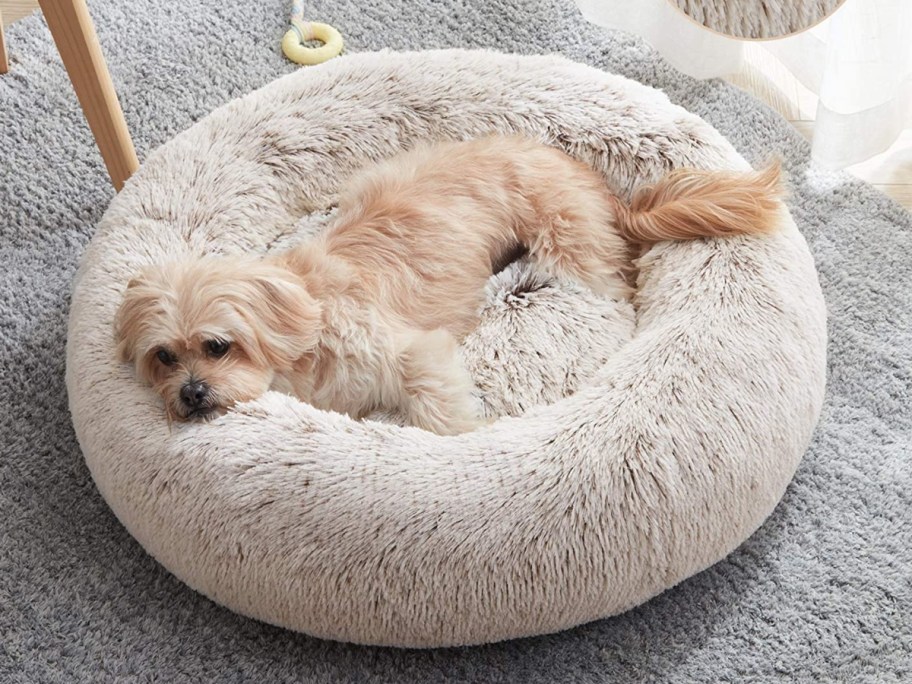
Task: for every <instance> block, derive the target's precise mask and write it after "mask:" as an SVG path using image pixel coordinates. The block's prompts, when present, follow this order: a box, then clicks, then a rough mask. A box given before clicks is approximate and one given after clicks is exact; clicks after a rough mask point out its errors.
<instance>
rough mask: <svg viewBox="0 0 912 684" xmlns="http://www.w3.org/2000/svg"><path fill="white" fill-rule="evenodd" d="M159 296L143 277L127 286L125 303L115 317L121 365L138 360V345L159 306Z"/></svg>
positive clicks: (135, 279)
mask: <svg viewBox="0 0 912 684" xmlns="http://www.w3.org/2000/svg"><path fill="white" fill-rule="evenodd" d="M158 296H159V292H158V291H157V290H156V289H154V288H152V287H150V285H149V283H148V282H147V281H146V279H145V278H143V277H142V276H137V277H135V278H133V279H132V280H130V282H129V283H128V284H127V291H126V293H125V294H124V299H123V302H121V304H120V308H119V309H118V310H117V314H116V315H115V317H114V340H115V343H116V345H117V347H116V354H117V360H118V361H120V362H121V363H127V362H133V361H135V360H136V356H137V344H138V343H139V339H140V337H141V335H142V332H143V330H144V328H145V323H146V322H147V321H148V320H149V316H150V314H151V313H152V311H153V310H154V308H155V307H156V306H157V300H158Z"/></svg>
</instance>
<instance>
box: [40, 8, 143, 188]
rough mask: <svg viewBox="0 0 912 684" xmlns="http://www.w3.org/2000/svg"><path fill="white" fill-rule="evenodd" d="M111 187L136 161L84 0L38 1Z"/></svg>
mask: <svg viewBox="0 0 912 684" xmlns="http://www.w3.org/2000/svg"><path fill="white" fill-rule="evenodd" d="M38 4H39V5H40V6H41V11H42V12H44V17H45V19H46V20H47V24H48V28H49V29H50V30H51V35H52V36H53V37H54V42H55V43H56V44H57V50H58V51H59V52H60V58H61V59H62V60H63V65H64V66H65V67H66V70H67V73H68V74H69V75H70V81H72V82H73V90H75V91H76V97H78V98H79V104H81V105H82V111H83V113H84V114H85V118H86V121H88V123H89V128H91V129H92V134H93V135H94V136H95V142H96V144H97V145H98V150H99V151H100V152H101V157H102V159H104V163H105V166H106V167H107V169H108V175H109V176H110V177H111V182H112V183H113V184H114V188H115V189H116V190H118V191H119V190H120V189H121V188H122V187H123V184H124V182H125V181H126V180H127V178H129V177H130V176H131V175H132V173H133V172H134V171H135V170H136V169H137V167H138V166H139V160H138V159H137V158H136V150H135V149H134V148H133V141H132V140H131V138H130V132H129V131H128V130H127V122H126V121H125V120H124V116H123V111H122V110H121V108H120V102H118V101H117V93H116V92H114V84H113V83H112V82H111V75H110V74H109V73H108V67H107V64H105V60H104V56H103V55H102V54H101V46H100V45H99V44H98V37H97V36H96V35H95V26H94V25H93V24H92V18H91V17H90V16H89V10H88V8H87V7H86V4H85V0H39V2H38Z"/></svg>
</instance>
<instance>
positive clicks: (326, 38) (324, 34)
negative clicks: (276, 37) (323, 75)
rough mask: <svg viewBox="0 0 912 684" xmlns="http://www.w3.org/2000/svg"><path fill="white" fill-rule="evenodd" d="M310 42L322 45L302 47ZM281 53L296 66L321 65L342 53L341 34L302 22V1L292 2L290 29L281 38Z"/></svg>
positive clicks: (330, 28)
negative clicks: (313, 41)
mask: <svg viewBox="0 0 912 684" xmlns="http://www.w3.org/2000/svg"><path fill="white" fill-rule="evenodd" d="M311 40H318V41H320V42H322V43H323V45H321V46H320V47H316V48H311V47H307V46H306V45H304V43H306V42H308V41H311ZM282 52H284V53H285V56H286V57H288V59H290V60H291V61H292V62H297V63H298V64H304V65H306V66H310V65H313V64H322V63H323V62H325V61H326V60H328V59H332V58H333V57H335V56H336V55H338V54H339V53H340V52H342V34H340V33H339V32H338V31H337V30H336V29H334V28H333V27H332V26H330V25H329V24H320V23H319V22H315V21H304V0H294V3H293V4H292V6H291V28H290V29H288V31H286V32H285V36H284V37H283V38H282Z"/></svg>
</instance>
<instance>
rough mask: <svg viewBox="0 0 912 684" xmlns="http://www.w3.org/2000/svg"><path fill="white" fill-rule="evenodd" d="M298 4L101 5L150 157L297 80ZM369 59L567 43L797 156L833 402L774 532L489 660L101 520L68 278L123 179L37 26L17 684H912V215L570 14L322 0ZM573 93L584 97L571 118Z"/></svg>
mask: <svg viewBox="0 0 912 684" xmlns="http://www.w3.org/2000/svg"><path fill="white" fill-rule="evenodd" d="M287 5H288V3H287V2H286V0H265V1H263V2H243V3H242V2H237V1H236V0H229V2H224V1H218V2H217V1H216V0H198V1H197V2H193V3H148V4H146V3H143V4H142V5H141V6H140V5H137V4H135V3H134V4H130V5H129V6H128V5H126V4H124V3H122V2H119V1H118V0H94V1H91V2H90V8H91V11H92V13H93V15H94V17H95V19H96V22H97V28H98V32H99V35H100V37H101V40H102V43H103V45H104V48H105V51H106V53H107V55H108V57H109V62H110V66H111V70H112V72H113V76H114V79H115V81H116V83H117V86H118V88H119V91H120V94H121V98H122V101H123V105H124V109H125V110H126V114H127V118H128V121H129V124H130V127H131V129H132V131H133V132H134V134H135V136H136V142H137V147H138V149H139V152H140V156H141V157H142V156H143V155H144V154H146V153H147V152H148V151H149V150H151V149H153V148H154V147H156V146H157V145H159V144H161V143H162V142H164V141H166V140H167V139H168V138H170V137H171V136H173V135H174V134H175V133H176V132H178V131H180V130H182V129H183V128H186V127H187V126H188V125H190V124H191V123H192V122H193V121H195V120H196V119H198V118H199V117H201V116H203V115H204V114H206V113H207V112H208V111H210V110H211V109H213V108H214V107H216V106H218V105H219V104H221V103H223V102H226V101H228V100H230V99H232V98H234V97H236V96H238V95H241V94H243V93H245V92H247V91H249V90H251V89H253V88H256V87H257V86H259V85H261V84H263V83H266V82H267V81H269V80H271V79H273V78H275V77H276V76H278V75H280V74H283V73H287V72H288V71H290V70H291V69H292V68H293V66H292V65H290V64H288V63H286V62H285V61H284V60H283V58H282V56H281V53H280V51H279V39H280V37H281V35H282V33H283V31H284V29H285V15H286V13H287V9H288V7H287ZM307 9H308V11H309V12H310V13H311V16H312V17H314V18H318V19H320V20H324V21H328V22H331V23H333V24H334V25H336V26H337V27H338V28H339V29H341V31H342V33H343V34H344V35H345V36H346V38H347V40H348V45H349V47H350V49H351V50H366V49H376V48H382V47H389V48H392V49H400V50H401V49H415V48H432V47H444V46H463V47H485V46H497V47H500V48H502V49H506V50H511V51H518V52H525V53H537V52H551V51H558V52H563V53H564V54H566V55H568V56H570V57H572V58H574V59H578V60H581V61H585V62H588V63H590V64H593V65H596V66H599V67H603V68H605V69H609V70H614V71H618V72H620V73H623V74H626V75H629V76H631V77H634V78H637V79H639V80H641V81H644V82H646V83H649V84H652V85H655V86H658V87H661V88H663V89H665V90H666V92H668V94H669V95H670V96H671V98H672V99H673V100H675V101H677V102H679V103H681V104H682V105H684V106H686V107H688V108H689V109H691V110H693V111H695V112H697V113H698V114H700V115H702V116H704V117H705V118H706V119H708V120H709V121H710V122H712V123H713V124H714V125H715V126H717V127H718V128H719V129H720V130H721V131H722V132H723V133H724V134H725V135H727V136H728V137H729V138H730V139H731V140H732V142H733V143H734V144H735V145H736V146H737V147H738V148H739V149H740V150H741V151H742V152H743V153H744V154H745V155H746V156H747V157H748V158H749V159H751V160H754V161H760V160H762V159H764V158H765V157H767V156H768V155H770V154H771V153H778V154H781V155H782V156H783V157H784V159H785V162H786V166H787V168H788V170H789V172H790V173H791V176H792V179H793V183H794V191H793V198H792V206H793V211H794V214H795V216H796V218H797V220H798V222H799V225H800V226H801V228H802V230H803V231H804V233H805V235H806V236H807V238H808V240H809V241H810V243H811V245H812V248H813V252H814V255H815V257H816V259H817V263H818V265H819V269H820V274H821V280H822V283H823V287H824V292H825V293H826V296H827V300H828V304H829V308H830V312H831V322H830V333H831V345H830V363H829V371H830V382H829V393H828V400H827V404H826V407H825V410H824V415H823V418H822V421H821V424H820V427H819V429H818V432H817V436H816V439H815V441H814V444H813V447H812V448H811V450H810V452H809V453H808V455H807V457H806V458H805V460H804V462H803V464H802V466H801V468H800V470H799V472H798V475H797V477H796V479H795V481H794V483H793V484H792V486H791V487H790V488H789V491H788V493H787V495H786V497H785V499H784V501H783V502H782V504H781V505H780V506H779V507H778V509H777V510H776V512H775V513H774V515H773V516H772V517H771V518H770V520H769V521H768V522H767V523H766V524H765V525H764V526H763V527H762V528H761V529H760V531H758V532H757V533H756V534H755V535H754V536H753V537H751V539H749V540H748V541H747V542H746V543H745V544H744V545H743V546H742V547H741V548H740V549H739V550H738V551H736V552H735V553H734V554H732V556H731V557H729V558H728V559H727V560H725V561H723V562H721V563H719V564H718V565H716V566H715V567H713V568H711V569H709V570H707V571H706V572H704V573H702V574H700V575H699V576H697V577H694V578H692V579H691V580H689V581H687V582H685V583H683V584H681V585H679V586H678V587H676V588H674V589H672V590H670V591H668V592H666V593H665V594H663V595H662V596H660V597H658V598H657V599H655V600H653V601H651V602H650V603H648V604H646V605H644V606H642V607H640V608H638V609H636V610H633V611H631V612H629V613H627V614H625V615H623V616H620V617H617V618H614V619H609V620H603V621H600V622H597V623H593V624H590V625H586V626H583V627H580V628H577V629H574V630H571V631H569V632H566V633H563V634H558V635H553V636H548V637H541V638H535V639H526V640H522V641H515V642H509V643H504V644H498V645H492V646H487V647H481V648H474V649H464V650H462V649H453V650H440V651H423V652H417V651H395V650H385V649H372V648H361V647H354V646H348V645H343V644H334V643H329V642H322V641H318V640H314V639H310V638H308V637H305V636H302V635H297V634H292V633H289V632H284V631H282V630H279V629H275V628H272V627H268V626H265V625H262V624H259V623H256V622H253V621H251V620H247V619H244V618H241V617H238V616H235V615H233V614H231V613H230V612H228V611H227V610H224V609H222V608H220V607H218V606H216V605H214V604H213V603H211V602H209V601H208V600H206V599H204V598H202V597H200V596H198V595H196V594H194V593H193V592H192V591H190V590H189V589H187V588H186V587H184V586H183V585H181V584H180V583H179V582H178V581H177V580H175V579H174V578H173V577H171V576H170V575H169V574H168V573H167V572H166V571H165V570H163V569H162V568H161V567H160V566H158V565H157V564H156V563H155V561H153V560H152V559H151V558H149V557H148V556H147V555H146V554H145V553H144V552H143V550H142V549H141V548H140V547H139V545H138V544H137V543H136V542H134V541H133V540H132V539H131V538H130V537H129V536H128V535H127V533H126V532H125V531H124V530H123V529H122V528H121V527H120V525H119V524H118V522H117V521H116V519H115V518H114V516H113V515H112V514H111V513H110V512H109V511H108V510H107V509H106V507H105V505H104V503H103V501H102V500H101V498H100V497H99V495H98V493H97V491H96V490H95V487H94V485H93V484H92V481H91V479H90V477H89V475H88V472H87V470H86V468H85V466H84V465H83V463H82V459H81V456H80V453H79V448H78V446H77V444H76V442H75V438H74V436H73V432H72V429H71V427H70V423H69V416H68V414H67V402H66V393H65V389H64V383H63V371H64V367H63V349H64V343H65V330H66V316H67V307H68V292H69V287H70V280H71V278H72V275H73V272H74V270H75V267H76V263H77V261H78V259H79V256H80V254H81V252H82V249H83V247H84V246H85V244H86V242H87V240H88V239H89V237H90V235H91V233H92V229H93V226H94V225H95V223H96V222H97V220H98V218H99V216H100V215H101V213H102V212H103V211H104V207H105V205H106V204H107V202H108V201H109V200H110V198H111V195H112V190H111V189H110V186H109V185H108V183H107V179H106V177H105V174H104V169H103V167H102V165H101V162H100V160H99V159H98V158H97V155H96V152H95V149H94V147H93V145H92V139H91V136H90V135H89V132H88V130H87V128H86V126H85V123H84V121H83V119H82V118H81V116H80V113H79V110H78V107H77V105H76V101H75V98H74V97H73V95H72V92H71V90H70V88H69V86H68V82H67V79H66V75H65V73H64V71H63V69H62V67H61V66H60V65H59V61H58V58H57V55H56V53H55V51H54V48H53V46H52V43H51V40H50V37H49V36H48V34H47V30H46V28H45V27H44V24H43V21H42V20H41V19H40V18H32V19H28V20H24V21H23V22H21V23H19V24H16V25H14V26H13V27H12V28H11V29H10V31H9V34H8V43H9V46H10V51H11V59H12V71H11V73H10V74H9V75H7V76H4V77H0V445H2V450H0V681H2V682H4V683H5V682H76V681H85V682H107V681H118V682H134V681H136V682H144V681H167V682H182V681H219V682H232V681H256V682H266V681H325V682H341V681H359V682H360V681H390V682H405V681H421V682H425V681H484V682H557V681H573V682H600V681H655V682H671V681H674V682H693V681H705V682H716V681H735V680H737V681H759V680H762V681H771V680H773V681H775V680H783V681H796V680H799V681H801V680H803V681H832V682H849V681H851V682H900V681H912V624H910V620H912V618H910V615H912V589H910V587H912V571H910V567H912V494H910V492H912V463H910V460H912V453H910V452H912V404H910V399H912V397H910V395H912V389H910V387H912V313H910V312H912V216H910V214H909V213H907V212H905V211H904V210H902V209H901V208H899V207H898V206H897V205H895V204H893V203H892V202H891V201H890V200H888V199H887V198H886V197H884V196H882V195H879V194H878V193H876V192H875V191H874V190H872V189H870V188H868V187H866V186H864V185H862V184H860V183H858V182H855V181H852V180H851V179H849V178H848V177H846V176H839V175H828V174H826V173H823V172H821V171H818V170H815V169H813V168H809V167H808V159H807V158H808V149H807V146H806V145H805V143H804V142H803V141H802V140H801V139H800V137H799V136H798V135H797V134H796V133H795V132H794V131H793V130H791V129H790V127H789V126H788V125H787V124H786V123H785V122H783V121H782V120H781V119H779V117H778V116H777V115H775V114H773V113H772V112H770V111H769V110H768V109H766V108H765V107H763V106H762V105H760V104H758V103H757V102H756V101H754V100H753V99H751V98H749V97H748V96H746V95H742V94H739V93H738V92H737V91H735V90H733V89H732V88H730V87H728V86H725V85H724V84H722V83H718V82H709V83H698V82H694V81H692V80H690V79H687V78H685V77H682V76H681V75H679V74H677V73H675V72H674V71H672V70H671V69H670V68H669V67H667V66H665V65H664V64H663V63H662V62H661V61H660V60H659V59H658V58H657V57H656V56H655V55H654V54H652V53H651V51H650V50H649V49H648V48H647V47H646V46H644V45H643V44H642V43H640V42H638V41H637V40H635V39H633V38H631V37H629V36H625V35H620V34H607V33H605V32H603V31H601V30H600V29H597V28H594V27H589V26H587V25H586V24H585V23H584V22H583V20H582V19H581V18H580V17H579V16H578V14H577V13H576V11H575V9H573V7H572V5H570V4H569V3H568V2H564V0H539V1H532V0H529V1H527V2H523V1H522V0H493V1H492V0H440V1H433V2H432V1H431V0H427V1H426V2H420V3H419V2H405V1H404V0H381V1H380V2H375V3H365V2H360V1H356V0H340V1H337V2H329V1H328V0H314V1H312V2H308V3H307ZM571 105H572V103H568V106H571Z"/></svg>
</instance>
